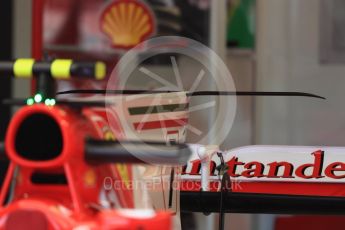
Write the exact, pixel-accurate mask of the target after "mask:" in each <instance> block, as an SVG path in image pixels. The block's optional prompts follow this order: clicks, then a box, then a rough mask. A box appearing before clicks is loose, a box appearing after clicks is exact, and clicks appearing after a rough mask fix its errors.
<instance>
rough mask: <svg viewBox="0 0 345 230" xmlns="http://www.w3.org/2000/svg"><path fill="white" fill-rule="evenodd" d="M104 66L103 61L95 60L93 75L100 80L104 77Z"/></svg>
mask: <svg viewBox="0 0 345 230" xmlns="http://www.w3.org/2000/svg"><path fill="white" fill-rule="evenodd" d="M105 73H106V66H105V64H104V63H103V62H100V61H98V62H96V64H95V77H96V79H97V80H102V79H104V77H105Z"/></svg>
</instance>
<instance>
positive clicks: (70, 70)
mask: <svg viewBox="0 0 345 230" xmlns="http://www.w3.org/2000/svg"><path fill="white" fill-rule="evenodd" d="M0 74H1V75H4V74H6V75H13V76H14V77H18V78H30V77H32V76H34V75H36V76H39V75H42V74H43V75H47V76H51V77H52V78H54V79H62V80H68V79H71V78H73V77H86V78H93V79H96V80H102V79H104V78H105V75H106V66H105V64H104V63H103V62H99V61H96V62H81V61H73V60H71V59H55V60H53V61H35V60H34V59H31V58H21V59H17V60H15V61H12V62H0Z"/></svg>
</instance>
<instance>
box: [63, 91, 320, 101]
mask: <svg viewBox="0 0 345 230" xmlns="http://www.w3.org/2000/svg"><path fill="white" fill-rule="evenodd" d="M176 92H182V91H173V90H151V91H150V90H94V89H86V90H83V89H82V90H67V91H60V92H58V93H57V94H60V95H61V94H114V95H132V94H158V93H176ZM186 95H187V96H297V97H313V98H320V99H326V98H325V97H322V96H319V95H316V94H311V93H304V92H268V91H262V92H252V91H195V92H186Z"/></svg>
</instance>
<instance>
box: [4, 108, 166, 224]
mask: <svg viewBox="0 0 345 230" xmlns="http://www.w3.org/2000/svg"><path fill="white" fill-rule="evenodd" d="M37 114H41V115H45V116H47V117H49V118H50V119H53V120H54V121H55V122H56V124H57V125H58V127H59V128H60V131H61V136H62V143H63V146H62V151H61V153H60V154H59V155H58V156H57V157H54V158H52V159H48V160H42V161H40V160H31V159H28V158H25V157H23V154H22V153H20V152H19V151H17V148H18V147H16V138H17V135H18V132H19V131H18V130H19V128H20V127H21V125H22V124H23V123H24V121H25V120H26V119H28V118H29V117H31V116H34V115H37ZM84 114H89V113H88V112H87V111H86V110H85V111H83V110H82V111H78V110H73V109H70V108H67V107H60V106H45V105H43V104H36V105H33V106H25V107H23V108H22V109H21V110H19V111H18V112H17V113H16V114H15V115H14V117H13V118H12V121H11V123H10V125H9V128H8V132H7V135H6V140H5V146H6V152H7V155H8V157H9V159H10V161H11V162H10V165H9V168H8V172H7V175H6V178H5V181H4V184H3V187H2V188H1V194H0V202H1V204H2V205H3V206H2V208H1V210H0V229H23V228H24V229H25V227H26V228H27V229H31V226H35V229H73V228H76V227H82V226H83V227H85V228H83V229H139V228H140V229H161V226H171V214H170V213H167V212H162V213H153V214H150V215H147V211H148V210H146V211H140V210H134V209H133V208H134V204H133V195H132V193H131V191H129V190H127V191H126V190H124V191H122V190H121V191H119V190H116V191H115V190H114V192H115V193H116V197H118V203H119V204H117V205H115V204H113V206H112V207H113V208H117V209H104V208H102V207H101V206H102V205H101V203H100V195H101V193H102V192H103V193H105V196H104V197H105V198H103V199H108V201H109V203H110V204H112V201H111V199H110V198H108V197H107V196H106V193H107V191H104V185H103V181H104V178H106V177H111V178H114V179H119V180H121V179H122V178H121V177H120V178H119V175H121V174H120V173H119V172H118V171H117V169H118V168H117V167H116V165H114V164H112V165H110V164H109V165H101V166H94V165H89V164H88V163H86V162H85V160H84V150H85V139H86V138H90V137H92V138H96V139H103V138H104V137H103V136H101V135H100V134H99V133H98V132H97V127H96V126H99V125H100V124H97V123H94V122H92V121H91V120H90V117H88V116H85V115H84ZM104 125H105V124H104ZM31 132H32V135H35V132H37V130H32V131H31ZM47 133H48V134H47V135H49V130H47ZM128 167H130V166H128ZM38 172H39V173H43V174H46V175H54V174H63V175H64V176H65V178H66V183H65V184H46V183H34V182H33V181H32V177H33V174H34V173H38ZM14 181H15V183H13V182H14ZM10 187H12V192H11V201H10V202H9V203H8V204H7V205H4V202H5V199H6V196H7V195H8V194H9V190H10ZM119 207H121V208H126V209H130V208H132V212H134V213H132V214H130V215H128V211H121V210H120V209H118V208H119ZM130 213H131V212H130ZM145 213H146V214H145ZM76 229H77V228H76Z"/></svg>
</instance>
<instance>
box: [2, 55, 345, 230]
mask: <svg viewBox="0 0 345 230" xmlns="http://www.w3.org/2000/svg"><path fill="white" fill-rule="evenodd" d="M0 73H1V74H5V75H14V76H15V77H31V76H35V83H36V85H35V86H36V94H35V95H33V97H30V98H28V99H9V100H5V101H4V103H8V104H11V105H13V104H15V105H24V107H23V108H21V109H20V110H19V111H18V112H16V114H15V115H14V116H13V118H12V120H11V122H10V125H9V128H8V131H7V134H6V139H5V142H4V143H2V144H1V145H0V149H1V153H2V156H3V159H5V158H6V155H7V158H8V159H9V160H10V164H9V168H8V172H7V175H6V177H5V180H4V183H3V186H2V188H1V193H0V202H1V208H0V219H1V222H0V228H1V229H18V228H20V229H25V228H27V229H28V228H31V227H32V226H33V225H35V229H138V228H140V229H161V227H162V226H165V227H166V228H167V229H169V228H173V225H174V224H175V227H176V223H173V222H174V221H173V216H174V215H178V212H179V209H181V210H183V211H192V212H204V213H209V212H219V213H221V214H224V213H225V212H250V213H253V212H260V213H262V212H264V213H265V212H273V213H324V212H327V213H343V212H344V211H343V208H342V207H343V203H344V200H343V198H342V196H344V190H343V189H342V183H340V182H341V181H342V179H343V178H345V175H344V172H343V171H344V170H345V166H344V164H345V163H344V159H343V158H344V157H343V153H342V152H343V151H344V148H341V147H305V146H301V147H298V146H295V147H294V146H247V147H242V148H237V149H233V150H230V151H220V150H219V149H218V147H217V146H201V145H196V144H186V143H178V142H179V141H180V139H179V138H180V135H179V132H180V131H181V130H180V129H179V128H178V127H181V126H184V125H185V124H186V120H187V119H186V117H184V116H185V115H187V114H188V112H186V111H188V106H185V107H183V108H184V110H179V112H180V113H182V115H181V114H179V115H180V116H179V119H181V120H182V121H184V122H175V123H171V122H170V123H169V122H168V123H169V124H173V125H170V127H172V128H173V129H174V132H172V130H167V136H166V137H167V138H166V139H165V140H166V141H161V140H160V141H157V140H156V141H155V139H154V138H153V139H152V140H150V141H142V140H134V139H131V137H129V136H127V135H126V129H125V127H123V126H122V125H123V123H122V122H121V121H123V119H125V120H129V121H130V124H131V125H133V127H138V126H141V127H142V128H143V127H144V128H145V127H148V124H140V122H139V123H138V121H137V120H135V119H134V120H131V118H130V117H119V113H118V110H124V107H123V106H121V107H118V106H117V105H116V104H114V103H111V100H108V99H107V98H105V97H103V98H102V99H99V98H96V99H95V98H89V97H77V98H72V99H68V98H67V99H66V98H65V99H58V98H56V95H55V91H54V82H55V80H56V79H64V80H66V79H70V78H73V77H75V76H79V77H89V78H90V77H91V78H95V77H96V79H102V78H103V77H104V74H105V67H104V65H103V64H102V63H100V62H75V61H72V60H64V59H57V60H53V61H49V62H48V61H34V60H32V59H18V60H16V61H15V62H0ZM105 93H106V94H113V95H115V96H116V95H120V96H121V97H123V96H124V95H125V97H132V96H137V95H138V94H140V95H148V96H149V95H157V94H160V95H162V98H163V99H162V100H161V101H159V104H156V105H151V106H149V108H147V106H146V107H145V104H144V102H143V101H141V100H140V99H139V101H136V100H134V101H133V100H129V102H128V103H127V104H125V110H126V113H125V114H127V115H133V114H134V115H136V116H137V115H142V114H146V113H145V111H146V109H151V112H152V110H153V111H155V112H156V113H159V112H160V110H159V107H163V108H164V112H165V113H166V112H168V113H169V112H174V110H173V109H172V110H171V111H170V110H169V109H168V110H167V104H165V103H166V101H167V100H168V101H169V102H172V101H173V100H177V102H176V103H181V104H186V103H187V104H188V98H189V97H193V96H207V95H218V96H234V95H239V96H241V95H244V96H248V95H249V96H252V95H261V96H270V95H272V96H306V97H314V98H322V97H319V96H317V95H313V94H307V93H298V92H226V91H222V92H212V91H211V92H209V91H201V92H175V91H145V90H72V91H65V92H59V93H58V94H59V95H62V94H79V95H83V94H105ZM181 96H182V97H181ZM181 98H182V99H181ZM181 100H182V101H181ZM144 101H147V99H145V100H144ZM137 103H139V104H137ZM173 104H174V103H173ZM134 105H136V107H134ZM143 107H145V108H146V109H143ZM107 110H111V111H112V112H110V113H109V112H108V114H111V117H110V118H109V116H104V113H107ZM142 111H144V112H142ZM122 112H123V111H122ZM102 114H103V115H102ZM105 117H107V118H108V119H109V120H108V121H107V120H106V119H105ZM134 117H135V116H134ZM181 117H182V118H181ZM154 124H156V123H154ZM110 126H114V127H113V129H112V128H111V127H110ZM149 126H150V127H151V128H148V130H151V131H152V130H155V129H159V128H160V127H159V126H155V125H153V123H152V122H151V123H150V124H149ZM152 127H153V128H152ZM113 130H115V131H116V132H113ZM152 132H153V133H152V134H154V131H152ZM176 132H177V134H176ZM153 136H154V135H153ZM5 154H6V155H5ZM147 163H151V165H147ZM136 165H146V166H147V167H146V168H144V169H142V168H138V167H137V166H136ZM160 165H164V166H160ZM166 165H168V166H166ZM182 166H183V167H182ZM135 180H139V181H142V182H143V183H144V186H143V187H140V189H137V188H134V187H135V186H133V184H131V183H132V182H133V181H135ZM154 181H158V183H157V184H153V186H151V187H150V188H148V186H147V185H149V183H150V182H151V183H152V182H154ZM114 182H120V184H121V187H116V186H115V183H114ZM176 182H177V184H178V185H179V186H178V187H174V186H173V184H174V183H175V184H176ZM151 185H152V184H151ZM165 185H167V186H165ZM148 200H150V201H148ZM222 216H223V215H221V218H220V227H223V224H224V223H223V218H222ZM175 219H176V218H175ZM177 226H178V223H177Z"/></svg>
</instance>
